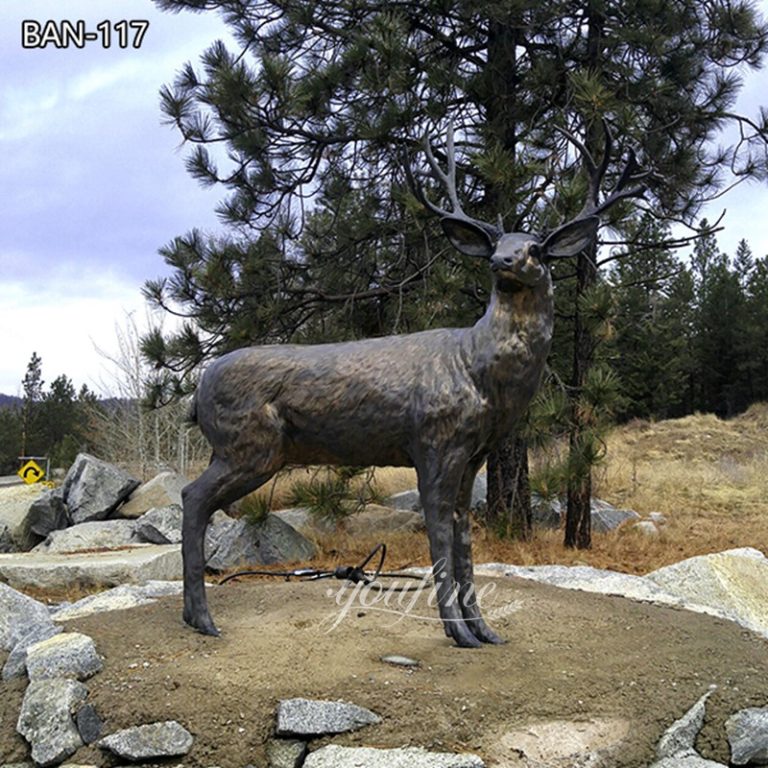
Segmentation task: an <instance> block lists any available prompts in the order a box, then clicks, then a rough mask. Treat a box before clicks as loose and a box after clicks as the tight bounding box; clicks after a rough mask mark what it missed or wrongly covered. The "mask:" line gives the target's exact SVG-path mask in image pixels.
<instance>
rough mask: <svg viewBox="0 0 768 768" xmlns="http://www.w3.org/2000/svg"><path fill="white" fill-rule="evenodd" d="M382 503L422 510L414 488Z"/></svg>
mask: <svg viewBox="0 0 768 768" xmlns="http://www.w3.org/2000/svg"><path fill="white" fill-rule="evenodd" d="M384 503H385V504H386V506H388V507H391V508H392V509H407V510H409V511H411V512H421V511H422V510H421V498H420V497H419V492H418V491H416V490H413V491H402V492H401V493H396V494H394V495H392V496H390V497H389V498H388V499H387V500H386V501H385V502H384ZM286 522H290V521H286Z"/></svg>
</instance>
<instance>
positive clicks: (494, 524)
mask: <svg viewBox="0 0 768 768" xmlns="http://www.w3.org/2000/svg"><path fill="white" fill-rule="evenodd" d="M487 501H488V509H487V510H486V517H485V520H486V524H487V526H488V528H491V529H492V530H494V531H496V533H498V534H499V536H509V537H511V538H513V539H523V540H525V541H527V540H529V539H530V538H531V534H532V531H533V515H532V512H531V488H530V483H529V481H528V444H527V442H526V441H525V439H524V438H522V437H519V436H517V435H515V436H513V437H508V438H507V439H506V440H504V441H503V442H502V443H501V444H500V445H499V446H498V447H497V449H496V450H495V451H493V452H492V453H491V454H490V455H489V456H488V496H487Z"/></svg>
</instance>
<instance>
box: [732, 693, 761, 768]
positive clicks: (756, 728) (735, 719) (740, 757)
mask: <svg viewBox="0 0 768 768" xmlns="http://www.w3.org/2000/svg"><path fill="white" fill-rule="evenodd" d="M725 732H726V734H727V735H728V743H729V744H730V745H731V763H732V764H733V765H768V708H766V707H762V708H758V707H750V708H749V709H742V710H740V711H739V712H737V713H736V714H735V715H731V717H729V718H728V720H726V722H725Z"/></svg>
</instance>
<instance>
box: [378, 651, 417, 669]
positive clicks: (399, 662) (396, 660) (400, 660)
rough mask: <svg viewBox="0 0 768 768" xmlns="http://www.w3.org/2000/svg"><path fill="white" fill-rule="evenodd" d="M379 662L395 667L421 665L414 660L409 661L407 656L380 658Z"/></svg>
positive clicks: (396, 655)
mask: <svg viewBox="0 0 768 768" xmlns="http://www.w3.org/2000/svg"><path fill="white" fill-rule="evenodd" d="M381 660H382V661H383V662H384V663H385V664H392V665H393V666H395V667H418V666H419V665H420V663H421V662H419V661H417V660H416V659H411V658H409V657H408V656H400V655H398V654H391V655H389V656H382V657H381Z"/></svg>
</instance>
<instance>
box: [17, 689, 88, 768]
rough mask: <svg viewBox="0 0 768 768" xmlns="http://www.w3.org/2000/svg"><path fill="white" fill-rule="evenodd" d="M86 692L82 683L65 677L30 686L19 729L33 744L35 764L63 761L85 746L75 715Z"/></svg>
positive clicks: (54, 763)
mask: <svg viewBox="0 0 768 768" xmlns="http://www.w3.org/2000/svg"><path fill="white" fill-rule="evenodd" d="M87 695H88V689H87V688H86V687H85V686H84V685H83V684H82V683H79V682H77V681H76V680H66V679H64V678H54V679H52V680H33V681H32V682H30V684H29V685H28V686H27V690H26V693H25V694H24V700H23V702H22V705H21V713H20V714H19V719H18V722H17V724H16V730H17V731H18V732H19V733H20V734H21V735H22V736H23V737H24V738H25V739H26V740H27V741H28V742H29V744H30V745H31V746H32V759H33V760H34V761H35V764H36V765H39V766H47V765H56V764H58V763H61V762H62V761H64V760H66V759H67V758H68V757H69V756H70V755H72V754H74V753H75V752H76V751H77V750H78V749H79V748H80V747H81V746H83V740H82V739H81V738H80V733H79V732H78V730H77V725H76V724H75V720H74V718H75V717H76V716H77V711H78V709H79V708H80V707H81V706H82V705H83V703H84V702H85V699H86V697H87Z"/></svg>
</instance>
